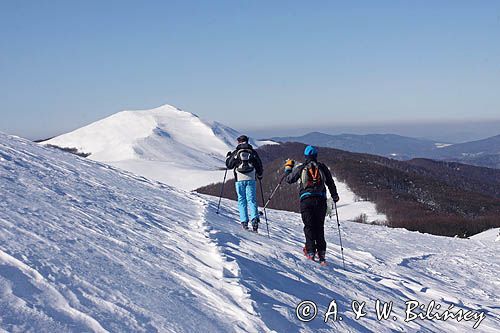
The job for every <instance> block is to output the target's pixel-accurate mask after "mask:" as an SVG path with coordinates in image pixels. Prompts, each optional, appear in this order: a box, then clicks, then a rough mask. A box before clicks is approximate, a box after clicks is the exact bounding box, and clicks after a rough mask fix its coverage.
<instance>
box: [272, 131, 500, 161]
mask: <svg viewBox="0 0 500 333" xmlns="http://www.w3.org/2000/svg"><path fill="white" fill-rule="evenodd" d="M272 140H274V141H279V142H300V143H304V144H310V145H315V146H319V147H329V148H336V149H342V150H347V151H351V152H356V153H368V154H374V155H380V156H385V157H390V158H393V159H398V160H409V159H412V158H418V157H422V158H432V159H438V160H446V161H455V162H461V163H466V164H472V165H477V166H484V167H490V168H500V135H497V136H494V137H490V138H487V139H483V140H478V141H471V142H466V143H459V144H450V143H447V142H436V141H431V140H426V139H418V138H411V137H406V136H401V135H395V134H366V135H357V134H340V135H330V134H324V133H320V132H312V133H308V134H306V135H303V136H296V137H274V138H272Z"/></svg>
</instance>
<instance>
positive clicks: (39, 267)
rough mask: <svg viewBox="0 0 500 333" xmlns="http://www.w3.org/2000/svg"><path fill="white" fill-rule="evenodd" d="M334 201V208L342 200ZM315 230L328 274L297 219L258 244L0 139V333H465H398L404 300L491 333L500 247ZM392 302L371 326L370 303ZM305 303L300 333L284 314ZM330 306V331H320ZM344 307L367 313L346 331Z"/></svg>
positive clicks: (201, 215)
mask: <svg viewBox="0 0 500 333" xmlns="http://www.w3.org/2000/svg"><path fill="white" fill-rule="evenodd" d="M341 197H342V196H341ZM356 204H357V205H358V206H356V205H343V204H339V217H340V218H341V232H342V240H343V243H344V249H345V250H344V255H345V261H346V270H344V269H342V261H341V258H340V253H339V246H338V244H339V243H338V239H339V238H338V229H337V227H336V221H334V220H330V219H327V221H326V239H327V241H328V244H329V245H328V252H327V260H328V261H329V266H327V267H320V266H319V265H318V264H317V263H314V262H310V261H306V260H305V259H304V257H303V254H302V252H301V248H302V246H303V234H302V222H301V220H300V215H298V214H294V213H288V212H281V211H273V210H268V212H267V215H268V218H269V229H270V234H271V239H268V238H267V233H266V225H265V222H264V221H262V222H263V223H261V227H260V234H255V233H251V232H246V231H243V230H242V229H241V227H240V225H239V223H237V219H238V216H237V210H236V207H235V203H234V202H232V201H229V200H223V201H222V205H221V209H220V213H219V214H216V207H217V198H213V197H208V196H203V195H198V194H195V193H187V192H184V191H181V190H178V189H175V188H173V187H170V186H167V185H164V184H161V183H156V182H152V181H149V180H147V179H145V178H143V177H140V176H135V175H132V174H130V173H126V172H122V171H119V170H117V169H114V168H113V167H110V166H107V165H104V164H100V163H98V162H94V161H91V160H87V159H82V158H78V157H76V156H73V155H70V154H65V153H62V152H59V151H57V150H54V149H48V148H44V147H40V146H36V145H34V144H32V143H30V142H28V141H26V140H23V139H19V138H15V137H11V136H6V135H3V134H0V330H5V331H8V332H48V331H53V332H84V331H85V332H88V331H92V332H103V331H110V332H199V331H206V332H235V331H236V332H267V331H276V332H299V331H300V332H331V331H333V330H335V331H342V332H397V331H401V332H408V331H418V332H436V331H454V332H469V331H471V330H472V325H473V324H474V322H464V321H462V322H457V321H454V320H449V321H446V322H442V321H430V320H426V321H421V320H419V321H414V322H411V323H404V322H403V320H402V319H403V317H404V302H405V301H407V300H410V299H414V300H418V301H419V302H421V303H425V304H428V303H429V302H430V301H431V300H435V301H436V302H437V303H439V304H441V305H442V306H443V307H446V308H447V307H448V306H449V305H450V304H452V305H454V307H455V309H459V308H460V309H465V310H469V309H470V310H482V311H485V312H486V319H484V321H483V322H482V323H481V325H480V326H479V328H478V329H477V330H476V331H477V332H497V331H498V327H500V304H499V303H500V302H499V296H498V295H499V294H500V292H499V291H500V280H499V278H498V275H497V272H499V271H500V259H499V258H498V246H500V244H499V243H500V242H490V243H488V242H485V241H476V240H467V239H455V238H445V237H437V236H431V235H425V234H419V233H415V232H409V231H406V230H401V229H390V228H387V227H384V226H373V225H362V224H356V223H351V222H348V221H346V220H349V219H350V218H352V217H354V216H356V215H355V213H356V210H357V209H359V207H361V206H359V205H364V204H366V203H363V202H361V203H356ZM376 299H380V300H381V301H384V302H389V301H392V302H394V313H395V314H396V316H397V317H398V320H397V321H393V320H387V321H383V322H379V321H377V320H376V318H375V312H374V310H373V306H374V302H375V300H376ZM302 300H312V301H314V302H315V303H317V305H318V308H319V311H320V312H319V315H318V317H317V318H316V319H315V320H313V321H311V322H308V323H302V322H300V321H299V320H297V318H296V316H295V306H296V305H297V304H298V303H299V302H300V301H302ZM331 300H336V301H337V303H338V306H339V312H340V315H341V316H342V317H343V319H344V320H343V321H339V322H335V323H334V322H328V323H324V322H323V321H322V317H321V316H322V315H323V314H324V313H325V311H326V308H327V306H328V304H329V303H330V301H331ZM352 300H358V301H360V302H361V301H366V302H367V305H366V306H367V312H368V314H367V316H366V317H365V318H362V319H360V320H357V321H356V320H354V319H353V314H352V311H350V306H351V302H352Z"/></svg>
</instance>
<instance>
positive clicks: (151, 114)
mask: <svg viewBox="0 0 500 333" xmlns="http://www.w3.org/2000/svg"><path fill="white" fill-rule="evenodd" d="M239 135H240V134H239V133H238V132H237V131H236V130H233V129H231V128H229V127H227V126H224V125H223V124H221V123H218V122H209V121H205V120H202V119H200V118H199V117H198V116H196V115H194V114H192V113H189V112H186V111H183V110H180V109H178V108H176V107H173V106H170V105H163V106H161V107H158V108H155V109H151V110H141V111H122V112H119V113H116V114H114V115H112V116H110V117H107V118H105V119H102V120H99V121H96V122H94V123H92V124H90V125H87V126H85V127H82V128H80V129H77V130H75V131H73V132H70V133H67V134H63V135H60V136H58V137H55V138H53V139H51V140H49V141H45V142H44V144H51V145H55V146H59V147H63V148H76V149H78V151H79V152H82V153H88V154H91V155H90V156H89V158H90V159H93V160H95V161H100V162H104V163H106V164H110V165H113V166H117V167H119V168H122V169H124V170H128V171H131V172H133V173H136V174H139V175H142V176H145V177H147V178H150V179H154V180H158V181H161V182H164V183H166V184H169V185H173V186H176V187H179V188H182V189H187V190H192V189H195V188H198V187H200V186H202V185H207V184H209V183H212V182H217V181H221V179H220V172H216V170H218V169H220V168H223V167H224V159H225V156H226V153H227V152H228V151H229V150H232V149H234V146H235V144H236V138H237V137H238V136H239ZM251 143H252V144H254V145H255V146H258V145H259V144H260V143H259V142H258V141H254V140H251Z"/></svg>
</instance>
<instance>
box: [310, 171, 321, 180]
mask: <svg viewBox="0 0 500 333" xmlns="http://www.w3.org/2000/svg"><path fill="white" fill-rule="evenodd" d="M308 172H309V174H310V175H311V177H312V179H313V180H317V179H318V173H319V168H314V173H313V171H312V168H309V170H308Z"/></svg>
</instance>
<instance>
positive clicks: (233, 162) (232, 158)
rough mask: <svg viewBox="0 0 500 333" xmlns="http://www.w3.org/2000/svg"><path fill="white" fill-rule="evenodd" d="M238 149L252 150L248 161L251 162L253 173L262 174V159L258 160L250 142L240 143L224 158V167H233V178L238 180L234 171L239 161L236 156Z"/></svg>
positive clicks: (257, 155)
mask: <svg viewBox="0 0 500 333" xmlns="http://www.w3.org/2000/svg"><path fill="white" fill-rule="evenodd" d="M240 149H248V150H250V151H251V152H252V155H251V157H250V162H251V163H252V164H253V166H254V168H255V174H256V175H257V176H262V173H263V172H264V169H263V167H262V161H261V160H260V157H259V154H257V152H256V151H255V150H254V149H253V147H252V145H251V144H248V143H241V144H239V145H238V146H237V147H236V150H234V151H233V152H232V153H231V155H229V156H228V157H227V158H226V167H227V168H228V169H234V178H235V180H236V181H238V173H237V172H236V167H238V166H239V165H240V163H241V161H240V160H239V158H238V156H237V154H236V153H237V152H238V151H239V150H240Z"/></svg>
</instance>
